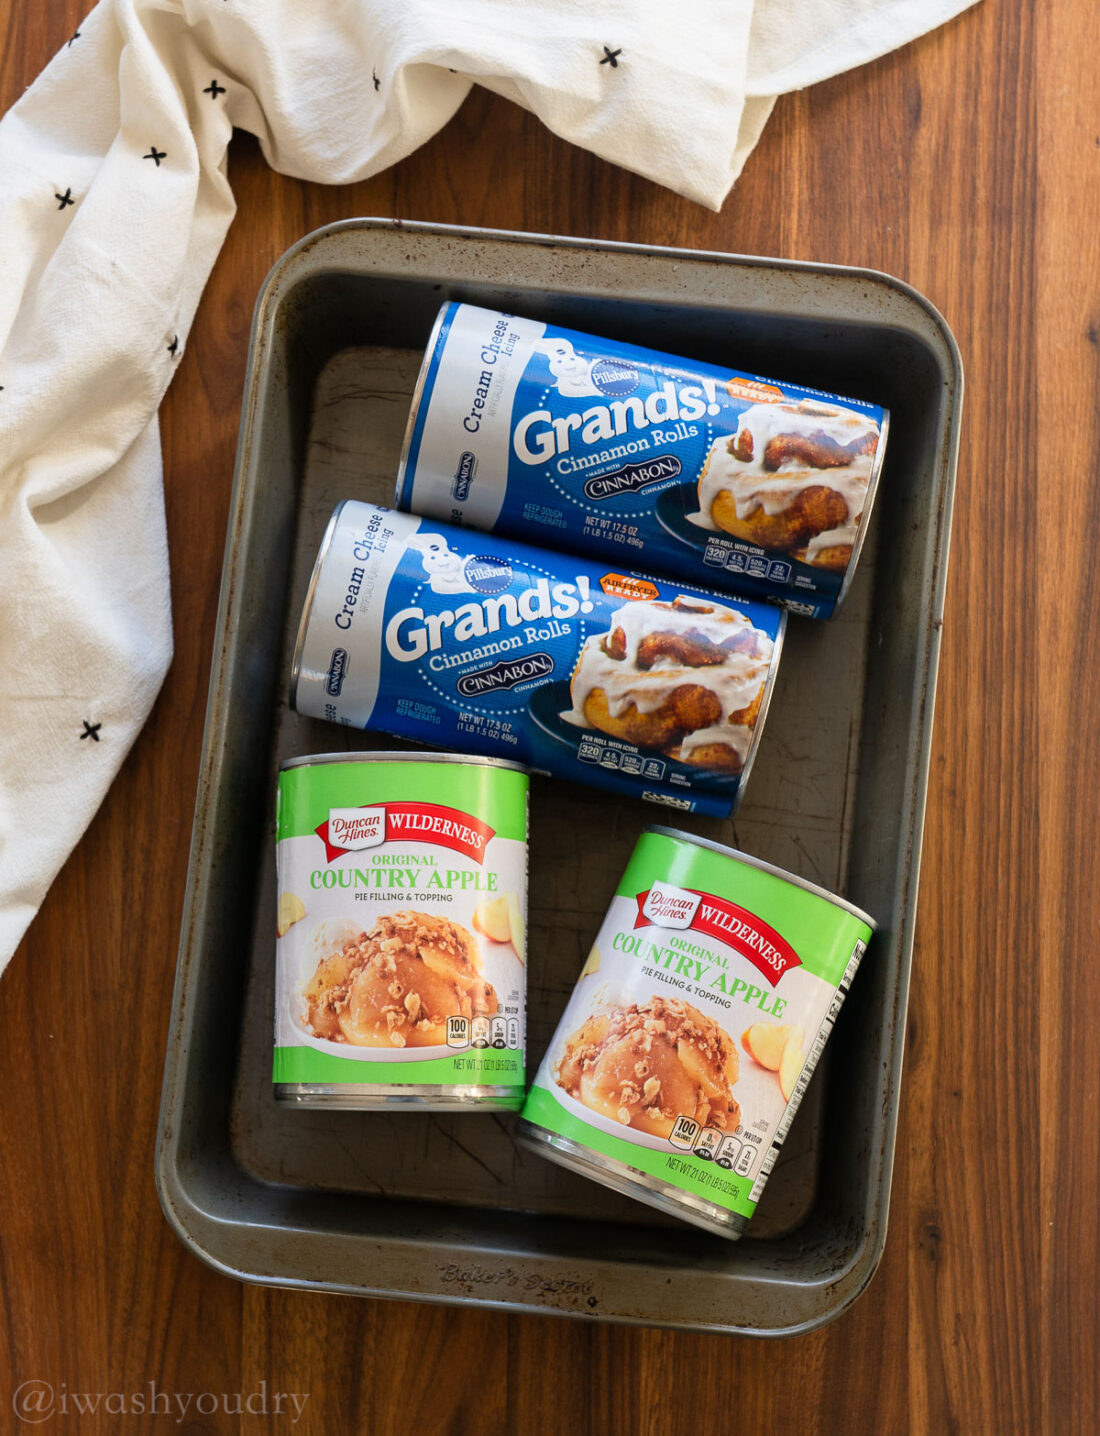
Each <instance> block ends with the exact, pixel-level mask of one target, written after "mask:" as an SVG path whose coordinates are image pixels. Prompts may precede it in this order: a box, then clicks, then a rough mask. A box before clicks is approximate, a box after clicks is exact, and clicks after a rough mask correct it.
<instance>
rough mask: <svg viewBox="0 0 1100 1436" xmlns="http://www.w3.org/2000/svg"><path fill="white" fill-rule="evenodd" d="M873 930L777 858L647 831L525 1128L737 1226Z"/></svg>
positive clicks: (645, 1190)
mask: <svg viewBox="0 0 1100 1436" xmlns="http://www.w3.org/2000/svg"><path fill="white" fill-rule="evenodd" d="M874 927H875V924H874V922H873V921H872V919H871V918H869V917H868V916H867V914H866V913H864V912H860V910H859V909H858V908H856V907H853V906H852V905H851V904H850V903H847V902H845V901H844V899H843V898H838V897H834V896H833V895H832V894H831V893H828V892H826V891H825V890H824V889H823V888H819V887H816V886H815V885H814V884H813V883H808V882H806V881H804V880H803V879H802V878H798V877H794V876H792V875H791V874H790V873H785V872H783V871H782V870H781V869H779V868H775V867H772V866H771V864H770V863H765V862H761V861H760V860H759V859H758V858H752V857H749V856H748V855H747V854H746V853H741V852H738V851H737V850H736V849H735V848H725V847H722V846H721V845H720V844H718V843H711V842H707V841H706V840H705V839H702V838H696V837H693V836H692V835H691V834H690V833H680V832H676V831H675V830H674V829H672V828H657V827H653V828H646V829H645V831H644V832H643V834H642V836H641V838H640V839H639V840H638V845H637V847H636V848H635V849H634V853H633V856H632V857H631V859H630V862H629V864H628V866H627V869H626V872H625V873H624V875H623V879H622V882H621V883H620V884H619V887H618V890H617V892H616V894H615V897H614V898H613V899H612V902H611V907H610V908H609V910H608V914H607V917H606V919H605V920H604V924H603V927H602V928H601V929H600V931H599V933H598V934H597V936H596V941H595V943H594V944H593V946H592V951H591V952H590V954H589V956H588V961H587V962H586V963H585V965H584V968H583V970H582V972H581V975H580V977H579V979H578V981H577V986H576V987H575V988H574V990H573V996H572V997H571V998H570V1000H569V1005H568V1007H567V1008H566V1009H565V1013H564V1014H563V1016H562V1019H561V1022H560V1023H559V1024H558V1030H557V1032H556V1033H555V1034H554V1036H553V1038H552V1039H551V1041H550V1046H549V1048H548V1050H547V1053H546V1056H545V1058H544V1059H543V1062H542V1065H541V1066H540V1068H539V1070H538V1074H537V1076H536V1077H535V1080H534V1084H533V1085H532V1087H531V1090H530V1092H529V1093H528V1096H527V1101H526V1103H525V1104H524V1108H523V1113H522V1120H521V1122H520V1125H519V1128H518V1129H517V1135H518V1136H519V1138H520V1140H521V1141H523V1142H524V1143H525V1144H527V1145H529V1146H531V1147H533V1148H534V1149H535V1150H536V1151H537V1152H539V1153H540V1154H541V1155H542V1156H544V1157H548V1158H550V1160H551V1161H555V1162H559V1163H561V1164H562V1165H563V1166H566V1167H571V1168H573V1169H574V1170H576V1171H579V1172H582V1173H583V1174H584V1175H586V1176H589V1177H592V1178H593V1179H594V1180H596V1181H597V1182H602V1183H603V1184H604V1185H606V1186H609V1187H614V1188H615V1190H616V1191H621V1192H626V1193H627V1195H628V1196H632V1197H637V1198H638V1200H639V1201H643V1202H647V1203H649V1205H651V1206H654V1207H659V1208H661V1210H663V1211H666V1212H670V1213H671V1214H672V1215H673V1216H678V1217H681V1218H682V1219H683V1220H684V1221H688V1222H692V1223H694V1224H695V1225H696V1226H701V1227H705V1228H706V1229H707V1230H708V1231H712V1232H717V1233H718V1234H719V1235H720V1236H724V1237H730V1238H736V1237H739V1236H740V1235H741V1233H742V1232H743V1231H744V1229H745V1225H746V1223H747V1222H748V1220H749V1218H750V1217H751V1216H752V1213H753V1211H754V1210H755V1208H756V1203H757V1201H758V1200H759V1198H760V1194H761V1192H762V1191H763V1188H764V1183H765V1182H766V1181H767V1178H768V1174H769V1173H770V1172H771V1169H772V1167H773V1165H774V1163H775V1159H776V1157H777V1156H778V1153H779V1149H780V1147H781V1146H782V1144H783V1141H784V1139H785V1138H786V1135H787V1131H788V1129H789V1127H790V1124H791V1122H792V1120H793V1119H794V1114H795V1112H796V1111H797V1110H798V1105H799V1103H800V1101H801V1100H802V1095H803V1093H804V1092H805V1090H806V1086H807V1083H808V1082H809V1080H810V1077H811V1076H812V1075H813V1071H814V1068H815V1067H816V1065H817V1062H818V1059H819V1057H820V1056H821V1052H822V1049H823V1048H824V1046H825V1041H826V1039H827V1038H828V1036H829V1033H830V1032H831V1031H832V1029H833V1023H834V1022H835V1020H836V1016H837V1013H838V1012H839V1011H840V1006H841V1004H842V1003H843V1001H844V998H845V996H846V995H847V992H848V986H849V984H850V983H851V981H852V978H853V976H854V975H855V971H856V968H857V967H858V966H859V963H860V960H861V958H862V957H863V953H864V951H865V949H866V946H867V943H868V942H869V941H870V939H871V934H872V932H873V931H874Z"/></svg>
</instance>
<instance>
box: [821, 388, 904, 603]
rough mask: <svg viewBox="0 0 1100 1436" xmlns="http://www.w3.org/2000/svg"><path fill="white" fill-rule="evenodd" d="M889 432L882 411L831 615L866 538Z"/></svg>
mask: <svg viewBox="0 0 1100 1436" xmlns="http://www.w3.org/2000/svg"><path fill="white" fill-rule="evenodd" d="M889 432H890V410H889V409H883V411H882V421H881V423H880V424H879V428H878V447H877V448H876V449H875V457H874V461H873V462H872V465H871V474H870V477H869V478H868V480H867V495H866V497H865V498H864V500H863V515H862V517H861V518H860V521H859V528H858V529H857V530H856V541H855V543H854V544H853V545H852V556H851V558H850V559H849V560H848V566H847V568H846V569H845V570H844V577H843V578H842V579H841V581H840V592H839V593H838V594H837V596H836V602H835V603H834V604H833V613H836V611H837V609H838V608H839V607H840V605H841V604H842V603H843V602H844V599H845V596H846V595H847V592H848V590H849V588H851V586H852V576H853V574H854V573H855V571H856V561H857V560H858V558H859V553H860V550H861V549H862V547H863V540H864V539H865V538H866V537H867V527H868V520H869V519H870V517H871V509H872V508H873V506H874V502H875V495H876V494H877V493H878V481H879V477H880V476H881V474H882V465H883V462H884V461H885V459H886V438H887V435H888V434H889Z"/></svg>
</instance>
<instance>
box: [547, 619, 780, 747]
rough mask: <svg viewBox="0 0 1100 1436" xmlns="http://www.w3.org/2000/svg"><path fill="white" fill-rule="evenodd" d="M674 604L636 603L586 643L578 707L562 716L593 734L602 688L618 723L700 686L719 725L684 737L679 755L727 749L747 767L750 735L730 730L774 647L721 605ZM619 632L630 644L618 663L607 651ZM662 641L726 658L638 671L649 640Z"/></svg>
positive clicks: (737, 727) (576, 675)
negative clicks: (588, 712) (700, 644)
mask: <svg viewBox="0 0 1100 1436" xmlns="http://www.w3.org/2000/svg"><path fill="white" fill-rule="evenodd" d="M676 604H677V605H683V606H682V607H677V606H674V605H673V604H671V603H661V602H657V601H655V600H653V601H651V600H635V601H633V602H630V603H626V604H624V605H623V607H622V608H619V609H616V611H615V612H614V613H613V614H612V615H611V621H610V622H611V627H610V630H609V632H608V633H607V634H595V635H593V636H592V637H591V638H588V639H586V641H585V644H584V647H583V648H582V649H581V655H580V658H579V660H578V662H577V666H576V668H575V670H574V672H573V681H572V698H573V707H572V709H571V710H570V711H568V712H565V713H563V714H562V715H561V716H562V718H563V719H564V720H565V721H566V722H569V723H575V724H576V725H577V726H578V727H581V728H590V727H591V726H592V725H591V724H590V723H589V721H588V718H587V717H586V716H585V704H586V703H587V701H588V699H589V697H590V695H591V694H592V692H593V690H595V689H597V688H599V689H602V690H603V692H604V695H605V698H606V700H607V707H608V711H609V712H610V714H611V716H612V717H613V718H619V717H621V716H622V715H623V714H624V713H625V712H626V711H627V709H628V708H629V707H630V706H631V704H633V706H634V707H635V709H636V710H637V711H638V712H639V713H642V714H645V713H655V712H656V711H657V710H658V709H660V708H661V707H663V705H664V704H665V703H666V702H667V701H668V699H669V697H670V695H671V694H672V692H673V691H674V690H675V689H676V688H679V687H682V686H683V685H685V684H697V685H698V686H699V687H702V688H705V689H707V690H708V691H709V692H710V693H713V694H714V696H715V697H716V698H717V699H718V703H719V707H720V709H721V719H720V721H719V722H718V723H717V724H714V725H712V726H707V727H705V728H700V729H697V730H696V731H695V732H693V733H690V734H688V735H686V736H685V737H684V738H683V739H682V740H681V742H680V747H679V750H678V752H677V754H676V756H679V757H684V758H687V757H689V756H690V754H691V753H693V752H694V751H695V750H696V749H697V748H699V747H701V746H703V745H704V744H708V743H723V744H726V745H727V746H728V747H730V748H731V749H733V751H734V752H735V753H736V754H737V755H738V758H739V759H740V760H741V762H742V763H743V762H744V761H745V758H746V756H747V754H748V751H749V748H750V746H751V743H752V729H751V727H746V726H745V725H744V724H731V723H730V722H729V718H730V715H731V714H733V713H740V712H741V711H742V710H743V709H745V708H748V707H749V705H750V704H751V703H752V702H753V700H754V699H755V698H756V696H757V694H758V693H759V692H760V689H761V687H762V686H763V684H764V682H765V680H766V679H767V675H768V668H769V665H770V664H771V659H772V650H773V644H772V640H771V639H770V638H769V637H768V635H767V634H766V633H763V632H761V630H760V629H758V628H755V627H754V626H753V624H752V623H751V621H750V620H749V619H748V618H747V617H746V616H745V615H744V614H743V613H740V612H738V611H737V610H736V609H732V608H726V607H724V606H723V605H721V604H710V605H707V606H704V605H702V604H700V603H699V602H698V600H695V599H687V598H683V599H677V600H676ZM616 630H621V632H622V634H623V638H624V640H625V653H624V656H623V657H622V658H613V657H612V656H611V655H610V654H609V653H608V652H607V651H606V649H605V647H604V644H605V642H606V641H607V640H608V639H609V638H610V636H611V634H613V633H614V632H615V631H616ZM657 634H669V635H673V636H682V637H691V636H697V637H698V638H700V639H703V640H705V641H707V642H708V643H711V644H714V645H715V646H717V647H720V648H725V649H726V656H725V657H724V658H723V660H722V661H721V662H720V663H711V664H704V665H700V666H698V667H696V666H693V665H691V664H688V663H685V662H682V661H680V660H678V659H677V658H675V657H673V656H670V655H661V656H660V657H658V658H657V659H656V660H655V662H654V663H653V665H652V666H651V667H650V668H648V669H646V668H640V667H639V666H638V650H639V647H640V645H641V644H642V642H643V640H644V639H646V638H648V637H650V636H652V635H657ZM734 645H735V646H734Z"/></svg>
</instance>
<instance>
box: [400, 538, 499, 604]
mask: <svg viewBox="0 0 1100 1436" xmlns="http://www.w3.org/2000/svg"><path fill="white" fill-rule="evenodd" d="M409 547H410V548H411V549H415V550H416V552H417V553H419V554H420V561H421V563H422V564H423V565H424V571H425V573H427V575H428V587H429V588H430V589H431V591H432V592H433V593H487V594H493V593H503V592H504V590H505V589H506V588H507V587H508V586H509V584H510V583H511V582H512V566H511V564H508V563H505V562H503V561H502V560H501V559H498V558H488V557H486V556H484V555H477V554H471V555H470V556H469V557H468V558H467V557H464V556H463V555H462V554H459V553H455V552H454V550H453V549H452V548H451V546H450V544H449V543H448V542H447V540H446V539H445V538H444V537H443V536H442V534H413V536H412V538H410V539H409Z"/></svg>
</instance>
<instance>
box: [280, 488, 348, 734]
mask: <svg viewBox="0 0 1100 1436" xmlns="http://www.w3.org/2000/svg"><path fill="white" fill-rule="evenodd" d="M346 503H347V499H341V500H340V502H339V503H338V504H337V505H336V507H335V508H334V509H333V511H332V517H331V518H330V519H329V521H328V527H327V528H326V529H325V533H324V537H323V538H322V539H321V546H320V548H318V550H317V558H316V560H315V562H314V565H313V572H312V573H311V574H310V576H309V585H308V587H307V588H306V596H305V601H304V602H303V604H302V616H301V618H300V619H299V621H298V634H297V637H296V638H295V640H294V656H293V658H292V659H291V660H290V706H291V707H292V708H293V709H295V710H297V707H298V678H299V675H300V673H301V670H302V652H303V650H304V649H305V646H306V633H307V631H308V629H309V619H310V615H311V614H312V612H313V599H314V595H315V594H316V592H317V581H318V579H319V578H320V576H321V570H322V568H324V566H325V560H326V559H327V558H328V551H329V549H330V548H331V547H332V537H333V535H334V534H335V532H336V525H337V524H338V523H339V521H340V514H341V513H342V511H343V508H344V505H345V504H346Z"/></svg>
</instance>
